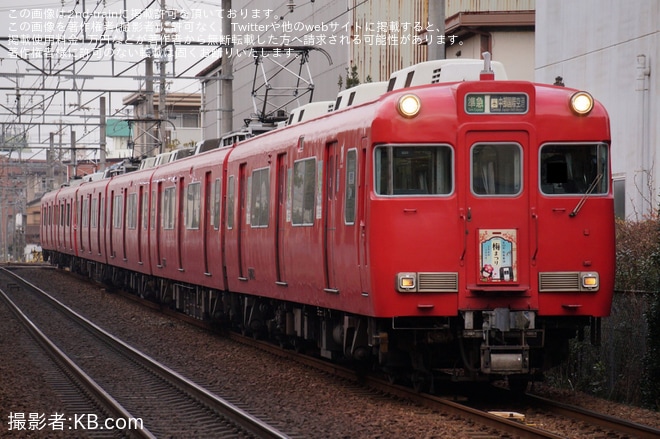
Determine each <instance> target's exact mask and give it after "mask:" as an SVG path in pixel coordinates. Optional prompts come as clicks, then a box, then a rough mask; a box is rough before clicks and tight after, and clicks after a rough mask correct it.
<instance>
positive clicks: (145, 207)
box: [142, 191, 149, 230]
mask: <svg viewBox="0 0 660 439" xmlns="http://www.w3.org/2000/svg"><path fill="white" fill-rule="evenodd" d="M148 224H149V191H144V192H143V193H142V228H143V229H144V230H147V228H148V227H149V226H148Z"/></svg>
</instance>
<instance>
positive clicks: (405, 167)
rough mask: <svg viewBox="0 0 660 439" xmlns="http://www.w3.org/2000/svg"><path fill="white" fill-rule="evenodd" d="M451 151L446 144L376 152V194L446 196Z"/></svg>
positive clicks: (450, 178)
mask: <svg viewBox="0 0 660 439" xmlns="http://www.w3.org/2000/svg"><path fill="white" fill-rule="evenodd" d="M452 155H453V154H452V149H451V147H449V146H447V145H432V146H429V145H390V146H381V147H378V148H376V151H375V179H376V181H375V190H376V193H377V194H378V195H398V196H411V195H413V196H414V195H426V196H428V195H448V194H450V193H451V192H452V190H453V180H454V178H453V175H452V173H453V158H452Z"/></svg>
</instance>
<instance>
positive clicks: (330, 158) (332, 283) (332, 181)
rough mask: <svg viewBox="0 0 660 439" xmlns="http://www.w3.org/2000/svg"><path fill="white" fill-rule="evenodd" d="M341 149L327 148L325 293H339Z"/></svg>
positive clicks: (324, 237) (334, 144) (324, 234)
mask: <svg viewBox="0 0 660 439" xmlns="http://www.w3.org/2000/svg"><path fill="white" fill-rule="evenodd" d="M338 163H339V148H338V146H337V142H336V141H335V142H331V143H328V144H327V145H326V148H325V194H326V196H325V215H324V233H323V244H324V248H325V291H327V292H332V293H337V292H338V289H337V280H336V272H335V238H336V233H335V232H336V230H337V222H338V218H339V217H340V216H341V212H340V213H339V214H337V209H338V208H339V207H341V204H340V203H338V202H337V193H338V192H339V190H338V189H339V187H338V185H339V178H338V175H337V174H338V172H339V167H338Z"/></svg>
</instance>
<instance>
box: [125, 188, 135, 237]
mask: <svg viewBox="0 0 660 439" xmlns="http://www.w3.org/2000/svg"><path fill="white" fill-rule="evenodd" d="M126 227H128V228H129V229H131V230H133V229H135V228H137V193H133V194H128V200H127V205H126Z"/></svg>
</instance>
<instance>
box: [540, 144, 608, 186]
mask: <svg viewBox="0 0 660 439" xmlns="http://www.w3.org/2000/svg"><path fill="white" fill-rule="evenodd" d="M539 161H540V163H539V172H540V176H539V183H540V186H541V192H542V193H544V194H546V195H561V194H573V195H583V194H585V193H586V192H588V191H590V189H589V188H590V187H591V186H593V188H592V189H591V192H590V193H592V194H606V193H607V192H608V189H609V188H608V178H605V177H606V176H607V175H608V171H609V169H608V167H609V159H608V148H607V145H605V144H603V143H597V144H548V145H543V146H542V147H541V150H540V154H539Z"/></svg>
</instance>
